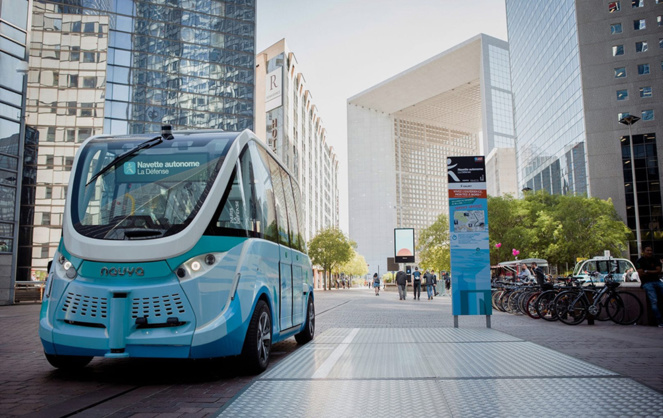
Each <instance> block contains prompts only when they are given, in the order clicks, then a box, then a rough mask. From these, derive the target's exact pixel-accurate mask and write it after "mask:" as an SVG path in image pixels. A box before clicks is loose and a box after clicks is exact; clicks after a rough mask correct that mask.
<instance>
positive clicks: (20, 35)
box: [0, 0, 36, 305]
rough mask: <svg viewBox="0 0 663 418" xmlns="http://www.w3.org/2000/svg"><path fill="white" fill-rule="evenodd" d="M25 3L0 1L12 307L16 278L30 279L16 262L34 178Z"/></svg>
mask: <svg viewBox="0 0 663 418" xmlns="http://www.w3.org/2000/svg"><path fill="white" fill-rule="evenodd" d="M31 4H32V1H31V0H0V305H7V304H11V303H13V302H14V287H15V282H16V280H17V279H21V280H29V279H30V275H29V274H27V275H24V276H25V277H17V275H16V263H17V260H18V257H19V245H18V242H19V235H20V223H21V222H22V221H23V220H25V219H27V218H28V217H29V216H30V215H31V213H30V212H29V211H28V212H26V213H25V216H23V215H22V208H21V201H20V198H21V186H22V185H23V184H29V183H30V181H33V180H34V174H35V173H33V172H30V171H29V170H23V165H24V159H25V156H26V152H25V148H26V142H28V141H29V142H31V143H33V141H35V140H36V136H35V132H34V130H30V129H26V126H25V118H24V114H25V113H24V112H25V91H26V76H27V70H28V54H27V51H28V49H27V47H28V36H29V33H30V7H31ZM28 154H29V152H28ZM24 176H27V177H28V178H27V179H25V178H24ZM24 197H25V198H26V199H28V198H29V197H30V196H24ZM28 273H29V272H28Z"/></svg>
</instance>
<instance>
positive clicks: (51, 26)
mask: <svg viewBox="0 0 663 418" xmlns="http://www.w3.org/2000/svg"><path fill="white" fill-rule="evenodd" d="M255 9H256V6H255V0H226V1H221V0H168V1H165V0H48V1H37V0H35V1H34V5H33V13H34V18H33V24H32V30H33V36H32V39H31V44H30V74H29V92H28V103H27V104H28V106H27V117H28V121H29V123H30V124H31V125H33V126H35V128H36V129H37V130H38V132H39V135H40V141H41V143H40V146H39V155H38V159H37V168H38V178H37V182H36V185H35V186H34V189H35V190H34V194H35V196H36V203H35V220H34V224H33V229H34V230H33V237H34V238H33V241H34V244H33V245H32V265H31V266H24V267H31V268H35V269H38V270H42V271H43V270H45V268H46V265H47V263H48V261H49V259H50V258H51V257H52V256H53V253H54V251H55V249H56V248H57V244H58V241H59V239H60V230H61V226H62V214H63V211H64V200H65V198H66V193H67V183H68V180H69V172H70V170H71V164H72V163H73V158H74V155H75V153H76V150H77V149H78V147H79V145H80V143H81V142H82V141H84V140H85V139H86V138H88V137H89V136H91V135H97V134H131V133H145V132H159V131H160V129H161V125H162V124H171V125H173V128H174V129H192V128H213V129H223V130H226V131H241V130H244V129H253V128H254V121H253V99H254V97H253V95H254V84H255V83H254V66H255V15H256V10H255Z"/></svg>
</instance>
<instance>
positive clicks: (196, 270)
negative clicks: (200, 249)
mask: <svg viewBox="0 0 663 418" xmlns="http://www.w3.org/2000/svg"><path fill="white" fill-rule="evenodd" d="M224 255H226V253H208V254H203V255H198V256H196V257H193V258H190V259H188V260H187V261H185V262H184V263H182V264H181V265H180V266H179V267H177V268H176V269H175V274H176V275H177V278H178V279H179V280H180V282H185V281H187V280H191V279H195V278H196V277H200V276H203V275H204V274H205V273H207V272H208V271H210V270H211V269H213V268H214V266H216V265H217V264H218V263H219V261H221V259H222V258H223V256H224Z"/></svg>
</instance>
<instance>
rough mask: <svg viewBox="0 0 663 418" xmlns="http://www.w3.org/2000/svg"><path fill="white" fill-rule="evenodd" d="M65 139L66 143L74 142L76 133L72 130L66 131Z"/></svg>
mask: <svg viewBox="0 0 663 418" xmlns="http://www.w3.org/2000/svg"><path fill="white" fill-rule="evenodd" d="M65 138H66V139H65V140H66V141H67V142H75V140H76V131H75V130H74V129H67V136H66V137H65Z"/></svg>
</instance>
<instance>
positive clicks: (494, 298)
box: [490, 290, 502, 311]
mask: <svg viewBox="0 0 663 418" xmlns="http://www.w3.org/2000/svg"><path fill="white" fill-rule="evenodd" d="M501 292H502V291H501V290H493V294H492V296H491V298H490V299H491V302H492V304H493V309H495V310H496V311H499V310H500V308H498V307H497V300H498V299H499V297H500V293H501Z"/></svg>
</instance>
